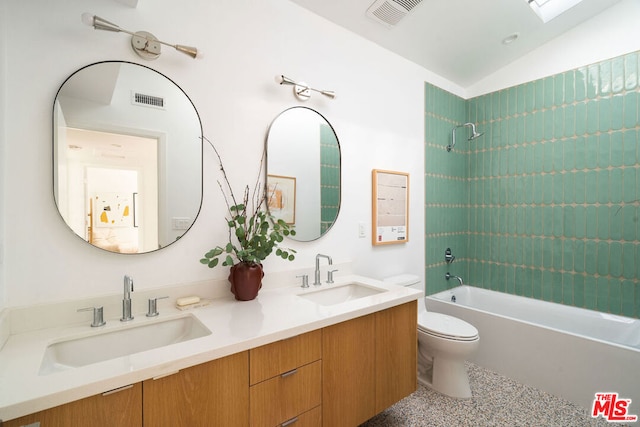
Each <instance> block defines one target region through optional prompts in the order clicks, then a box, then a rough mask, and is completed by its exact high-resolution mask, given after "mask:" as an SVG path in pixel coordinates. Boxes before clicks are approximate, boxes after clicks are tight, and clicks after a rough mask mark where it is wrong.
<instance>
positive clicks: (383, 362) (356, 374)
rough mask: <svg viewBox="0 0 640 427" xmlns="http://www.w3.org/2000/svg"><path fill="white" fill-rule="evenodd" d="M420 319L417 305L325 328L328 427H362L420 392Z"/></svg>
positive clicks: (324, 410) (324, 399)
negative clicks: (418, 336)
mask: <svg viewBox="0 0 640 427" xmlns="http://www.w3.org/2000/svg"><path fill="white" fill-rule="evenodd" d="M416 320H417V304H416V302H415V301H412V302H409V303H406V304H403V305H400V306H397V307H392V308H390V309H387V310H384V311H380V312H377V313H374V314H370V315H368V316H363V317H359V318H357V319H353V320H348V321H346V322H343V323H339V324H336V325H333V326H329V327H327V328H324V330H323V335H322V363H323V367H324V371H323V377H322V381H323V384H322V422H323V425H324V426H327V427H340V426H344V427H353V426H357V425H359V424H361V423H363V422H365V421H366V420H368V419H369V418H371V417H373V416H374V415H376V414H377V413H378V412H380V411H382V410H384V409H385V408H387V407H389V406H390V405H392V404H394V403H395V402H397V401H398V400H400V399H402V398H403V397H405V396H407V395H409V394H411V393H412V392H414V391H415V390H416V388H417V382H416V364H417V353H416V352H417V326H416V323H417V322H416Z"/></svg>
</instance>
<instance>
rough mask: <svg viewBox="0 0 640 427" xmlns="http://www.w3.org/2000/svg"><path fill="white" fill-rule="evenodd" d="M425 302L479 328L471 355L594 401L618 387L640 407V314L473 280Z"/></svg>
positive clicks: (554, 390)
mask: <svg viewBox="0 0 640 427" xmlns="http://www.w3.org/2000/svg"><path fill="white" fill-rule="evenodd" d="M453 297H454V298H453ZM452 299H455V302H453V301H452ZM425 305H426V307H427V310H429V311H434V312H439V313H445V314H449V315H452V316H455V317H458V318H460V319H463V320H465V321H467V322H469V323H471V324H472V325H474V326H475V327H476V328H477V329H478V331H479V333H480V347H479V349H478V351H477V352H476V354H475V355H473V356H472V357H471V358H470V359H469V360H470V361H471V362H473V363H476V364H477V365H480V366H483V367H485V368H488V369H490V370H493V371H495V372H498V373H501V374H503V375H506V376H507V377H509V378H512V379H514V380H517V381H519V382H522V383H524V384H527V385H531V386H533V387H536V388H539V389H541V390H544V391H546V392H548V393H551V394H553V395H556V396H560V397H563V398H565V399H567V400H569V401H571V402H574V403H576V404H578V405H580V406H583V407H585V408H587V409H591V408H592V406H593V401H594V398H595V394H596V393H598V392H616V393H618V396H619V397H620V398H625V399H632V403H631V405H630V406H629V413H630V414H634V415H640V320H638V319H632V318H628V317H623V316H616V315H611V314H605V313H599V312H597V311H592V310H586V309H582V308H576V307H570V306H565V305H561V304H555V303H551V302H546V301H540V300H536V299H532V298H526V297H520V296H515V295H510V294H505V293H502V292H496V291H490V290H486V289H481V288H475V287H472V286H459V287H457V288H453V289H451V290H447V291H443V292H440V293H438V294H434V295H430V296H427V297H426V298H425Z"/></svg>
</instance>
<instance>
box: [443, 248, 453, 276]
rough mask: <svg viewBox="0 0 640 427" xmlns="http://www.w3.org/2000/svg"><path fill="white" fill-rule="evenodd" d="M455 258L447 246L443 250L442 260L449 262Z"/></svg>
mask: <svg viewBox="0 0 640 427" xmlns="http://www.w3.org/2000/svg"><path fill="white" fill-rule="evenodd" d="M455 259H456V257H455V256H454V255H453V254H452V253H451V248H447V250H446V251H444V262H446V263H447V264H451V263H452V262H453V261H454V260H455ZM447 280H449V279H447Z"/></svg>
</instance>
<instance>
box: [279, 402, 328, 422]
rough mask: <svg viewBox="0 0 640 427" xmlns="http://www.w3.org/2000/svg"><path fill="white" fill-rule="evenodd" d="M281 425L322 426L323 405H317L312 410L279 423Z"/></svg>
mask: <svg viewBox="0 0 640 427" xmlns="http://www.w3.org/2000/svg"><path fill="white" fill-rule="evenodd" d="M278 426H280V427H321V426H322V406H316V407H315V408H313V409H312V410H310V411H307V412H305V413H304V414H300V415H298V416H297V417H294V418H291V419H290V420H287V421H285V422H283V423H282V424H278Z"/></svg>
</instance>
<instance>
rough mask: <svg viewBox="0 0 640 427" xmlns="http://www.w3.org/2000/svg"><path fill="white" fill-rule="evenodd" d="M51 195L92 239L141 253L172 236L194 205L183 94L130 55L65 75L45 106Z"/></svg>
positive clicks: (186, 223)
mask: <svg viewBox="0 0 640 427" xmlns="http://www.w3.org/2000/svg"><path fill="white" fill-rule="evenodd" d="M53 193H54V197H55V201H56V205H57V207H58V211H59V212H60V215H61V216H62V218H63V219H64V221H65V222H66V223H67V225H68V226H69V227H70V228H71V230H73V232H74V233H75V234H76V235H78V236H79V237H81V238H82V239H83V240H85V241H87V242H88V243H90V244H92V245H93V246H95V247H98V248H101V249H105V250H107V251H110V252H117V253H145V252H151V251H154V250H158V249H160V248H164V247H166V246H168V245H170V244H171V243H173V242H175V241H176V240H178V239H179V238H180V237H181V236H182V235H184V233H186V232H187V230H188V229H189V228H190V227H191V226H192V224H193V222H194V221H195V219H196V217H197V216H198V213H199V212H200V206H201V203H202V124H201V122H200V117H199V115H198V112H197V111H196V108H195V106H194V105H193V103H192V102H191V100H190V99H189V97H188V96H187V94H186V93H184V91H183V90H182V89H181V88H180V87H179V86H178V85H177V84H175V83H174V82H173V81H172V80H170V79H169V78H167V77H166V76H164V75H163V74H161V73H159V72H157V71H155V70H153V69H151V68H148V67H145V66H143V65H139V64H134V63H130V62H122V61H107V62H99V63H95V64H91V65H88V66H86V67H83V68H81V69H79V70H78V71H76V72H75V73H73V74H72V75H71V76H69V77H68V78H67V79H66V80H65V82H64V83H63V84H62V86H61V87H60V89H59V90H58V93H57V95H56V98H55V101H54V105H53Z"/></svg>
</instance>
